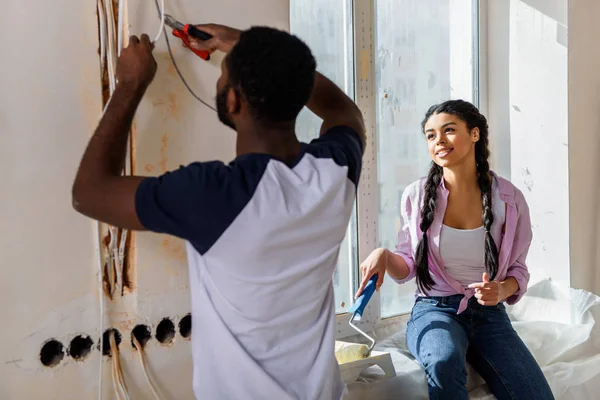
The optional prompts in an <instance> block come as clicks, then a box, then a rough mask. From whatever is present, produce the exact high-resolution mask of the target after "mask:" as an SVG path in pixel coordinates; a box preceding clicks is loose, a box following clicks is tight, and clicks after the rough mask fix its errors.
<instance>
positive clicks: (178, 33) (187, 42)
mask: <svg viewBox="0 0 600 400" xmlns="http://www.w3.org/2000/svg"><path fill="white" fill-rule="evenodd" d="M189 26H190V25H189V24H188V25H185V27H184V29H185V31H182V30H181V29H173V35H174V36H176V37H178V38H179V39H181V40H182V41H183V43H185V45H186V46H187V48H188V49H190V50H191V51H193V52H194V53H196V55H197V56H198V57H200V58H201V59H203V60H206V61H208V60H210V53H209V52H208V51H203V50H196V49H194V48H193V47H192V45H191V44H190V36H189V34H188V33H187V32H186V31H187V30H188V29H186V28H188V27H189Z"/></svg>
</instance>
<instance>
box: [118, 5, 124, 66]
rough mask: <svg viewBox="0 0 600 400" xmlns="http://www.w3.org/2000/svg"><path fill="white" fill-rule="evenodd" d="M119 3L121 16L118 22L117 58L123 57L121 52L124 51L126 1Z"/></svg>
mask: <svg viewBox="0 0 600 400" xmlns="http://www.w3.org/2000/svg"><path fill="white" fill-rule="evenodd" d="M118 1H119V8H118V10H119V15H118V20H117V21H118V22H117V32H118V33H117V49H118V50H117V56H121V50H123V42H124V41H123V31H124V30H125V27H124V26H123V25H124V24H123V13H124V10H125V0H118Z"/></svg>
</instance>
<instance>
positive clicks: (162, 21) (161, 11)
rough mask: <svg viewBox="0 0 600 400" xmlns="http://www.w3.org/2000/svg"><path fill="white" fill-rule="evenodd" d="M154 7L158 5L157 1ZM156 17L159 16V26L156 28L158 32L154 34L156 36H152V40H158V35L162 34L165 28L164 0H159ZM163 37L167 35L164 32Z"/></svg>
mask: <svg viewBox="0 0 600 400" xmlns="http://www.w3.org/2000/svg"><path fill="white" fill-rule="evenodd" d="M156 7H158V1H157V2H156ZM158 17H159V18H160V27H159V28H158V33H157V34H156V37H155V38H154V42H155V43H156V42H158V39H160V35H162V33H163V31H164V30H165V0H161V1H160V9H159V10H158ZM165 37H167V34H166V32H165Z"/></svg>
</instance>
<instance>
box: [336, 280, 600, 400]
mask: <svg viewBox="0 0 600 400" xmlns="http://www.w3.org/2000/svg"><path fill="white" fill-rule="evenodd" d="M507 310H508V313H509V316H510V318H511V320H512V321H513V326H514V328H515V329H516V330H517V332H518V333H519V335H520V336H521V338H522V339H523V341H524V342H525V344H526V345H527V347H528V348H529V350H530V351H531V352H532V353H533V356H534V357H535V359H536V360H537V362H538V363H539V364H540V366H541V367H542V370H543V372H544V375H545V376H546V379H548V382H549V383H550V387H551V388H552V391H553V393H554V396H555V397H556V399H557V400H570V399H573V400H585V399H597V398H600V326H598V325H597V324H596V320H598V321H600V297H598V296H596V295H594V294H592V293H589V292H585V291H583V290H575V289H570V288H565V287H561V286H559V285H557V284H555V283H553V282H552V281H550V280H543V281H541V282H538V283H537V284H535V285H532V286H531V287H530V288H529V291H528V292H527V294H526V295H525V296H524V297H523V298H522V299H521V301H520V302H519V303H517V304H516V305H514V306H512V307H507ZM405 328H406V327H405V326H404V325H403V327H402V328H401V329H400V331H398V332H396V333H394V334H393V335H391V336H390V337H388V338H386V339H383V340H380V341H378V344H377V345H376V347H375V349H377V350H381V351H387V352H389V353H391V356H392V361H393V363H394V366H395V368H396V374H397V376H396V377H394V378H389V379H381V377H382V376H383V373H382V372H381V371H380V370H378V369H377V368H376V367H372V368H370V369H369V370H367V371H365V372H364V373H363V375H361V377H360V378H359V380H358V381H357V382H354V383H351V384H349V385H348V391H349V393H348V395H347V396H346V398H345V400H359V399H378V400H386V399H390V400H391V399H394V400H398V399H411V400H412V399H415V400H416V399H427V398H428V397H427V384H426V380H425V374H424V372H423V370H422V369H421V367H420V366H419V365H418V364H417V363H416V361H414V358H413V357H412V355H411V354H410V352H409V351H408V349H407V348H406V341H405V338H406V335H405ZM377 333H378V334H379V336H381V332H377ZM507 351H509V349H507ZM467 369H468V375H469V378H468V384H467V386H468V389H469V393H470V398H471V399H480V400H492V399H494V398H495V397H494V396H493V395H492V394H490V392H489V390H488V388H487V385H486V384H485V382H484V381H483V379H482V378H481V377H480V376H479V375H478V374H477V373H476V372H475V371H474V370H473V369H472V368H471V367H470V366H468V367H467Z"/></svg>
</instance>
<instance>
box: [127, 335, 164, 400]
mask: <svg viewBox="0 0 600 400" xmlns="http://www.w3.org/2000/svg"><path fill="white" fill-rule="evenodd" d="M131 340H132V341H133V345H134V346H135V348H136V349H137V351H138V353H139V356H140V363H141V364H142V370H143V371H144V376H145V377H146V382H148V385H149V386H150V389H151V390H152V394H153V395H154V398H155V399H156V400H161V398H160V396H159V395H158V391H157V390H156V387H155V386H154V384H153V383H152V380H151V379H150V376H149V375H148V368H147V366H146V360H145V357H144V356H145V355H144V348H143V347H142V345H141V344H140V342H139V341H138V340H137V338H136V337H135V335H131Z"/></svg>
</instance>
